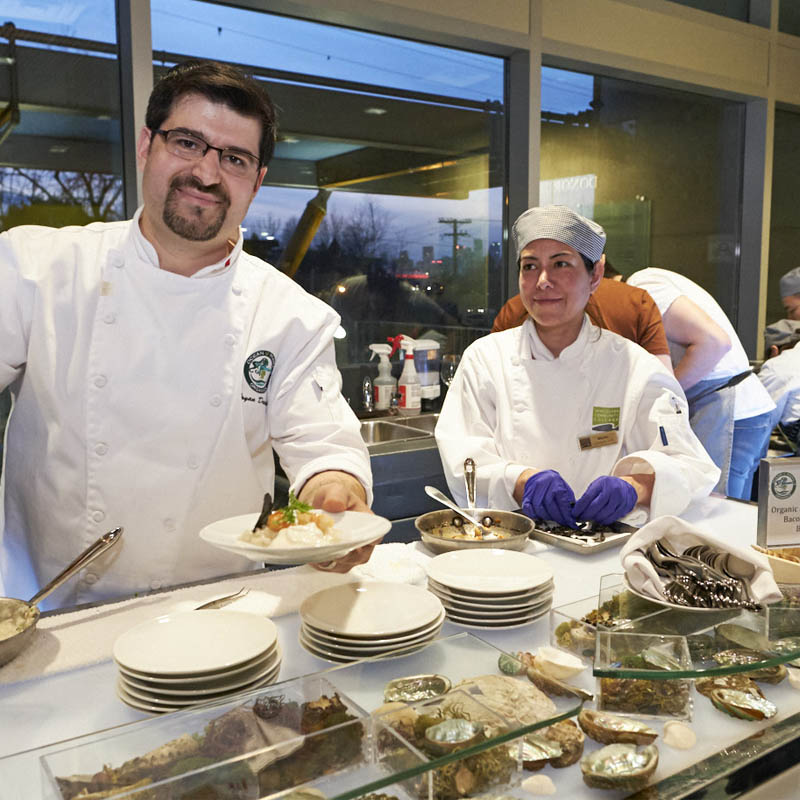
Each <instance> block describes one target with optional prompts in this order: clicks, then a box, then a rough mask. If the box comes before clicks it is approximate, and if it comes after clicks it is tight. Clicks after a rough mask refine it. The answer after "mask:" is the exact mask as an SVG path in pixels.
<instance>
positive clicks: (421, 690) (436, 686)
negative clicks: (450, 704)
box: [383, 675, 451, 703]
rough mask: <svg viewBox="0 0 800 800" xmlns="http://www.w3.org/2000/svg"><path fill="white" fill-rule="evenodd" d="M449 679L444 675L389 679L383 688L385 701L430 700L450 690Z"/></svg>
mask: <svg viewBox="0 0 800 800" xmlns="http://www.w3.org/2000/svg"><path fill="white" fill-rule="evenodd" d="M450 686H451V683H450V680H449V679H448V678H445V677H444V675H409V676H407V677H405V678H395V679H394V680H393V681H389V683H387V684H386V687H385V688H384V690H383V700H384V702H386V703H397V702H399V703H414V702H416V701H417V700H430V699H431V698H432V697H438V696H439V695H441V694H447V692H449V691H450Z"/></svg>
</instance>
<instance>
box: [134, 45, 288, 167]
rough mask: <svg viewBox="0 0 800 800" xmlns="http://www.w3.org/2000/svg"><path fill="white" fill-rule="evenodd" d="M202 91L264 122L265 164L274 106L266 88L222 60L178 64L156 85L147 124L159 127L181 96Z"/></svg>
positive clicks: (269, 150) (274, 127)
mask: <svg viewBox="0 0 800 800" xmlns="http://www.w3.org/2000/svg"><path fill="white" fill-rule="evenodd" d="M186 94H200V95H203V97H206V98H208V99H209V100H211V101H212V102H214V103H224V104H225V105H226V106H228V107H230V108H231V109H233V110H234V111H236V112H238V113H239V114H242V115H244V116H246V117H254V118H255V119H257V120H258V121H259V122H260V123H261V141H260V143H259V148H258V158H259V161H260V162H261V166H262V167H263V166H266V165H267V164H268V163H269V160H270V159H271V158H272V153H273V152H274V150H275V135H276V132H277V124H276V122H275V107H274V106H273V105H272V100H270V98H269V95H268V94H267V91H266V89H264V87H263V86H262V85H261V83H259V82H258V81H257V80H255V79H254V78H252V77H250V76H248V75H246V74H245V73H244V72H242V70H240V69H239V68H238V67H234V66H232V65H231V64H223V63H220V62H219V61H201V60H199V59H192V60H190V61H184V62H183V63H181V64H176V65H175V66H174V67H173V68H172V69H171V70H170V71H169V72H167V74H166V75H164V77H163V78H161V80H159V81H158V83H156V85H155V86H154V87H153V91H152V92H151V94H150V100H149V101H148V103H147V113H146V115H145V125H146V126H147V127H148V128H150V130H151V131H155V130H158V129H159V128H161V126H162V125H163V124H164V120H165V119H166V118H167V117H168V116H169V114H170V112H171V111H172V107H173V105H174V104H175V101H176V100H178V98H180V97H183V96H184V95H186Z"/></svg>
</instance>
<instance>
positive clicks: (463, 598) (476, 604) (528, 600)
mask: <svg viewBox="0 0 800 800" xmlns="http://www.w3.org/2000/svg"><path fill="white" fill-rule="evenodd" d="M428 591H429V592H432V593H433V594H435V595H436V596H437V597H438V598H439V599H440V600H441V601H442V603H443V604H444V605H456V606H463V607H464V608H481V609H486V610H487V611H488V610H494V611H498V612H502V611H506V610H514V609H515V608H527V607H528V606H532V605H535V604H536V603H538V602H539V601H540V600H543V599H544V598H545V597H551V596H552V594H553V584H552V583H549V584H547V588H546V589H545V590H544V591H542V592H531V593H530V594H526V595H524V596H523V598H522V599H521V600H520V599H518V598H513V599H514V601H515V602H513V603H490V602H486V601H484V600H481V599H475V598H474V597H472V595H461V594H458V593H457V592H450V591H448V590H447V589H440V588H439V584H435V585H434V584H433V583H432V582H430V581H429V582H428Z"/></svg>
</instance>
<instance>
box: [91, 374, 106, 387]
mask: <svg viewBox="0 0 800 800" xmlns="http://www.w3.org/2000/svg"><path fill="white" fill-rule="evenodd" d="M107 383H108V378H106V376H105V375H98V376H97V377H96V378H95V379H94V385H95V386H96V387H97V388H98V389H102V388H103V387H104V386H105V385H106V384H107Z"/></svg>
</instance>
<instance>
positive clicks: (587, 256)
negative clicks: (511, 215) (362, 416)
mask: <svg viewBox="0 0 800 800" xmlns="http://www.w3.org/2000/svg"><path fill="white" fill-rule="evenodd" d="M512 234H513V237H514V244H515V247H516V252H517V258H518V264H519V291H520V295H521V297H522V300H523V303H524V305H525V308H526V309H527V311H528V315H529V317H528V319H527V320H526V321H525V323H524V324H523V325H522V326H521V327H518V328H512V329H510V330H506V331H501V332H500V333H493V334H490V335H489V336H486V337H484V338H482V339H479V340H478V341H476V342H474V343H473V344H472V345H470V346H469V347H468V348H467V350H466V351H465V352H464V355H463V357H462V360H461V364H460V366H459V369H458V373H457V375H456V378H455V380H454V382H453V384H452V386H451V387H450V389H449V391H448V393H447V397H446V399H445V402H444V406H443V408H442V413H441V416H440V418H439V422H438V424H437V426H436V441H437V443H438V445H439V451H440V453H441V456H442V462H443V464H444V466H445V473H446V475H447V481H448V485H449V487H450V491H451V492H452V493H453V496H454V497H455V498H456V499H457V500H458V501H459V502H463V501H464V499H465V498H464V490H463V488H462V487H463V463H464V459H465V458H467V457H471V458H473V459H474V460H475V462H476V464H477V484H476V502H477V504H478V505H479V506H484V507H488V508H501V509H502V508H504V509H513V508H519V507H522V509H523V511H524V512H525V513H526V514H528V515H529V516H531V517H533V518H535V519H543V520H551V521H554V522H557V523H559V524H561V525H568V526H570V527H575V526H576V525H577V523H578V522H580V521H584V520H591V521H594V522H597V523H599V524H603V525H607V524H610V523H611V522H614V521H615V520H618V519H620V518H621V517H624V516H625V515H627V514H628V513H629V512H631V511H633V510H634V509H635V508H636V507H640V508H642V509H644V510H647V509H649V513H650V516H651V517H656V516H660V515H662V514H677V513H680V512H681V511H682V510H683V509H684V508H686V506H687V505H688V504H689V503H690V502H691V501H692V500H695V499H697V498H700V497H704V496H706V495H707V494H708V493H709V492H710V491H711V490H712V488H713V487H714V485H715V484H716V482H717V480H718V478H719V470H718V469H717V467H716V466H715V465H714V463H713V462H712V461H711V459H710V458H709V457H708V454H707V453H706V451H705V450H704V449H703V446H702V445H701V444H700V442H699V441H698V439H697V437H696V436H695V435H694V434H693V433H692V430H691V428H690V427H689V415H688V411H687V405H686V399H685V397H684V395H683V392H682V391H681V388H680V386H679V385H678V382H677V381H676V380H675V378H674V377H673V376H672V375H671V374H669V372H668V371H667V370H666V368H665V367H664V366H663V365H662V364H661V363H660V362H659V360H658V359H657V358H655V357H654V356H652V355H651V354H649V353H648V352H647V351H645V350H644V349H643V348H641V347H639V346H638V345H636V344H634V343H633V342H630V341H628V340H627V339H624V338H622V337H621V336H618V335H617V334H615V333H612V332H611V331H607V330H602V329H600V328H597V327H596V326H594V325H593V324H592V323H591V321H590V320H589V318H588V317H587V316H586V314H585V313H584V307H585V306H586V302H587V300H588V299H589V295H590V294H591V293H592V292H593V291H594V290H595V289H596V288H597V285H598V283H599V282H600V280H601V278H602V277H603V264H604V256H603V248H604V247H605V241H606V235H605V232H604V231H603V229H602V228H601V227H600V226H599V225H598V224H597V223H595V222H593V221H592V220H589V219H586V218H585V217H582V216H581V215H580V214H576V213H575V212H574V211H572V210H571V209H569V208H566V207H564V206H546V207H540V208H531V209H528V211H526V212H525V213H524V214H522V215H521V216H520V217H519V218H518V219H517V221H516V222H515V223H514V226H513V229H512Z"/></svg>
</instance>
